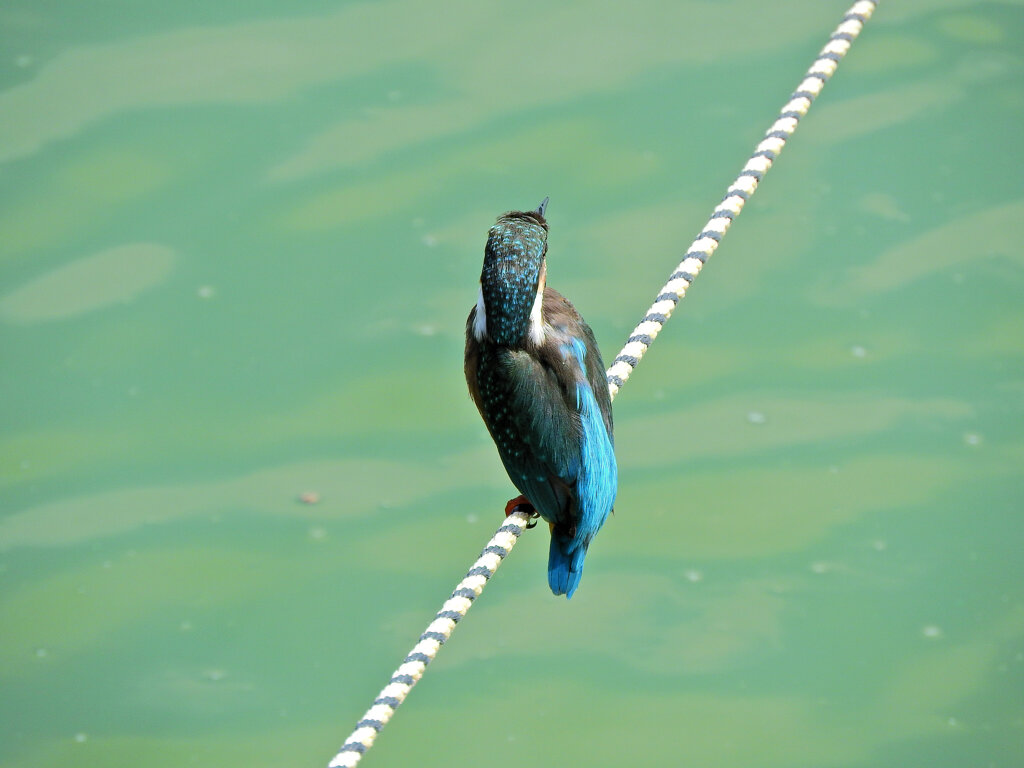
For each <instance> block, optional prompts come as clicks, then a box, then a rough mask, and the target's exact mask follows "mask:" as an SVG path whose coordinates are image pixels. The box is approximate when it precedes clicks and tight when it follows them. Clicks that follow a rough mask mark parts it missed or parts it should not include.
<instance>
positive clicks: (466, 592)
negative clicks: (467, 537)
mask: <svg viewBox="0 0 1024 768" xmlns="http://www.w3.org/2000/svg"><path fill="white" fill-rule="evenodd" d="M529 522H530V515H529V514H528V513H527V512H524V511H522V510H521V509H517V510H516V511H515V512H513V513H512V514H511V515H509V516H508V517H507V518H505V522H504V523H503V524H502V525H501V527H500V528H498V530H497V531H495V533H494V536H493V537H491V540H490V541H489V542H487V546H486V547H484V551H483V552H481V553H480V557H479V558H477V561H476V562H475V563H473V567H472V568H470V569H469V572H468V573H467V574H466V578H464V579H463V580H462V581H460V582H459V583H458V585H456V587H455V590H454V591H453V592H452V595H451V597H449V598H448V599H447V600H446V601H445V603H444V605H442V606H441V610H440V611H438V612H437V615H436V616H434V620H433V621H432V622H430V625H429V626H428V627H427V629H426V631H424V632H423V634H422V635H420V639H419V642H418V643H416V645H414V646H413V648H412V650H411V651H409V653H408V655H406V657H405V659H404V660H403V661H402V664H401V665H400V666H399V667H398V669H396V670H395V672H394V674H393V675H391V680H390V681H389V682H388V684H387V685H385V686H384V689H383V690H382V691H381V692H380V693H379V694H378V695H377V698H376V699H374V701H373V706H372V707H370V708H369V709H368V710H366V714H364V715H363V717H362V719H361V720H360V721H359V722H358V723H356V729H355V730H354V731H353V732H352V735H351V736H349V737H348V738H347V739H346V740H345V743H344V745H342V747H341V750H340V751H339V752H338V754H337V755H335V756H334V759H333V760H331V762H330V763H329V764H328V768H352V766H354V765H355V764H356V763H358V762H359V761H360V760H361V759H362V757H363V754H364V753H365V752H366V750H368V749H369V748H370V747H371V746H373V742H374V740H375V739H376V738H377V734H378V733H380V730H381V728H383V727H384V726H385V725H387V723H388V721H389V720H390V719H391V716H392V715H393V714H395V710H396V709H398V706H399V705H400V704H401V703H402V702H403V701H405V697H406V696H408V695H409V691H411V690H412V687H413V686H414V685H416V683H417V682H419V679H420V678H421V677H423V672H424V671H425V670H426V668H427V665H428V664H429V663H430V662H431V661H433V660H434V657H435V656H436V655H437V652H438V651H439V650H440V649H441V646H442V645H444V643H445V641H446V640H447V639H448V638H449V637H451V634H452V631H454V629H455V625H456V624H458V623H459V621H460V620H461V619H462V617H463V616H465V615H466V612H467V611H468V610H469V609H470V606H472V605H473V601H474V600H476V599H477V598H478V597H479V596H480V593H481V592H483V591H484V586H486V584H487V580H488V579H490V578H491V576H493V575H494V572H495V571H497V570H498V566H499V565H501V561H502V560H504V559H505V557H506V556H507V555H508V553H509V552H511V551H512V547H514V546H515V545H516V542H517V541H519V536H520V535H521V534H522V533H523V531H524V530H526V526H527V524H528V523H529Z"/></svg>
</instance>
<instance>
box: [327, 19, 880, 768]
mask: <svg viewBox="0 0 1024 768" xmlns="http://www.w3.org/2000/svg"><path fill="white" fill-rule="evenodd" d="M877 5H878V3H877V0H859V1H858V2H856V3H854V4H853V6H852V7H851V8H850V10H848V11H847V12H846V14H845V15H844V16H843V20H842V23H840V25H839V26H838V27H837V28H836V30H835V32H833V33H832V35H831V37H829V40H828V43H827V44H826V45H825V47H824V48H823V49H822V50H821V53H820V54H818V58H817V59H815V60H814V63H813V64H812V65H811V67H810V69H808V70H807V73H806V74H805V75H804V79H803V80H802V81H801V83H800V85H799V86H797V89H796V91H794V92H793V95H792V96H790V98H789V101H788V102H787V103H786V105H785V106H784V107H783V108H782V110H781V112H779V116H778V117H777V118H776V120H775V122H774V123H773V124H772V126H771V128H769V129H768V132H767V133H766V134H765V138H764V139H763V140H762V141H761V143H760V144H758V145H757V148H756V149H755V150H754V153H753V154H752V155H751V156H750V159H749V160H747V162H746V165H744V166H743V170H742V171H740V174H739V176H737V177H736V180H735V181H734V182H733V183H732V184H730V185H729V187H728V189H727V191H726V194H725V198H724V199H723V200H722V202H721V203H719V204H718V205H717V206H716V207H715V210H714V211H713V212H712V214H711V218H709V219H708V222H707V224H705V225H704V227H703V228H702V230H701V232H700V234H699V235H697V238H696V239H695V240H694V241H693V243H692V244H691V245H690V247H689V248H688V249H687V251H686V255H685V256H684V257H683V260H682V261H681V262H680V263H679V265H678V266H677V267H676V269H675V271H674V272H673V273H672V274H671V276H670V277H669V279H668V282H667V283H665V285H663V286H662V288H661V290H660V291H658V296H657V298H656V299H655V300H654V303H653V304H652V305H651V307H650V309H648V310H647V313H646V314H645V315H644V318H643V320H642V321H640V324H639V325H638V326H637V327H636V328H634V329H633V332H632V333H631V334H630V335H629V339H628V340H627V341H626V345H625V346H624V347H623V348H622V351H621V352H619V354H618V355H617V356H616V358H615V360H614V361H613V362H612V366H611V368H609V369H608V371H607V377H608V391H609V392H610V393H611V396H612V399H614V398H615V395H616V394H618V391H619V390H620V389H621V388H622V385H623V384H625V383H626V381H627V380H628V379H629V377H630V375H631V374H632V373H633V369H634V368H636V366H637V364H638V363H639V362H640V360H641V358H642V357H643V356H644V353H646V352H647V349H648V347H650V346H651V343H652V342H653V341H654V339H655V338H657V336H658V334H659V333H660V332H661V329H662V328H663V327H664V326H665V323H666V322H668V319H669V318H670V317H671V316H672V313H673V312H674V311H675V308H676V305H677V304H678V303H679V300H680V299H682V298H683V297H684V296H685V295H686V291H687V289H688V288H689V287H690V284H691V283H693V281H694V279H696V277H697V275H699V274H700V271H701V269H702V268H703V267H704V264H705V263H706V262H707V260H708V258H710V256H711V254H713V253H714V252H715V249H716V248H718V244H719V243H720V242H721V240H722V237H723V236H724V235H725V233H726V232H727V231H728V230H729V225H730V224H732V222H733V220H734V219H735V218H736V217H737V216H739V215H740V212H741V211H742V210H743V205H744V204H745V203H746V202H747V200H749V199H750V196H751V195H753V194H754V192H755V191H756V190H757V185H758V184H759V183H760V181H761V179H762V178H764V175H765V174H766V173H767V172H768V170H769V169H770V168H771V167H772V164H773V163H774V162H775V160H776V158H778V156H779V155H780V154H781V153H782V149H783V147H785V145H786V141H787V140H788V139H789V137H790V136H792V135H793V132H794V131H796V127H797V124H798V123H799V122H800V118H801V117H803V116H804V115H805V114H807V110H808V109H810V107H811V103H812V102H813V101H814V99H815V97H816V96H817V95H818V94H819V93H821V89H822V88H823V87H824V86H825V82H826V81H827V80H828V79H829V78H830V77H831V76H832V75H833V73H834V72H835V71H836V67H838V66H839V61H840V60H841V59H842V58H843V56H845V55H846V53H847V51H849V50H850V45H851V44H852V43H853V41H854V40H855V39H856V38H857V35H859V34H860V32H861V30H862V29H863V27H864V23H865V22H866V21H867V20H868V19H870V18H871V14H872V13H874V11H875V8H876V6H877ZM529 521H530V516H529V515H528V514H527V513H525V512H522V511H520V510H516V511H515V512H513V513H512V514H511V515H509V517H507V518H506V519H505V522H504V523H503V524H502V525H501V527H500V528H498V530H497V531H496V532H495V534H494V536H493V537H492V538H491V540H490V541H489V542H487V546H486V547H484V550H483V552H481V553H480V557H479V558H478V559H477V561H476V562H475V563H473V567H472V568H470V569H469V572H468V573H467V574H466V577H465V578H464V579H463V580H462V581H460V582H459V583H458V585H457V586H456V587H455V590H454V591H453V592H452V594H451V597H449V598H448V600H446V601H445V603H444V605H442V606H441V610H440V611H438V612H437V615H436V616H435V617H434V620H433V621H432V622H430V625H429V626H428V627H427V629H426V631H425V632H424V633H423V634H422V635H420V639H419V642H417V643H416V645H415V646H413V649H412V650H411V651H410V652H409V654H408V655H407V656H406V657H405V659H404V660H403V661H402V664H401V665H400V666H399V667H398V669H396V670H395V672H394V674H392V675H391V680H390V681H389V682H388V684H387V685H386V686H384V688H383V690H381V692H380V694H378V696H377V698H376V699H374V701H373V706H371V707H370V708H369V709H368V710H367V711H366V714H364V715H363V717H362V719H360V721H359V722H358V723H356V729H355V730H354V731H353V732H352V734H351V735H350V736H349V737H348V738H347V739H346V740H345V743H344V745H343V746H342V747H341V750H340V751H339V752H338V754H337V755H335V756H334V759H333V760H331V762H330V763H329V764H328V768H353V766H355V765H356V764H357V763H358V762H359V761H360V760H361V759H362V757H363V755H364V754H365V753H366V751H367V750H368V749H369V748H370V747H372V746H373V742H374V741H375V740H376V738H377V734H378V733H380V731H381V729H382V728H383V727H384V726H385V725H387V723H388V721H389V720H391V717H392V715H394V714H395V710H396V709H398V707H399V705H400V704H401V703H402V702H403V701H405V698H406V696H408V695H409V691H411V690H412V687H413V686H414V685H416V683H417V682H419V679H420V678H421V677H422V676H423V673H424V671H425V670H426V668H427V665H428V664H430V662H431V661H433V660H434V657H435V656H436V655H437V652H438V651H439V650H440V649H441V646H442V645H444V643H445V641H446V640H448V638H449V637H451V634H452V632H453V631H454V629H455V625H456V624H458V622H459V621H460V620H461V619H462V618H463V617H464V616H465V615H466V613H467V612H468V611H469V609H470V607H471V606H472V605H473V601H474V600H476V598H478V597H479V596H480V593H481V592H483V589H484V586H485V585H486V584H487V581H488V579H490V578H491V576H493V575H494V573H495V571H497V570H498V566H499V565H501V561H502V560H504V559H505V557H506V556H507V555H508V553H509V552H511V551H512V547H514V546H515V545H516V542H517V541H518V540H519V537H520V536H521V535H522V533H523V531H524V530H526V527H527V524H528V523H529Z"/></svg>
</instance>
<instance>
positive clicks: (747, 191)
mask: <svg viewBox="0 0 1024 768" xmlns="http://www.w3.org/2000/svg"><path fill="white" fill-rule="evenodd" d="M877 5H878V3H877V2H875V0H860V1H859V2H857V3H854V4H853V6H852V7H851V8H850V10H848V11H847V12H846V15H845V16H843V21H842V23H841V24H840V25H839V26H838V27H837V28H836V30H835V32H833V33H832V36H831V37H830V38H829V40H828V43H827V44H826V45H825V47H824V48H822V50H821V53H819V54H818V58H817V59H815V60H814V63H813V64H811V68H810V69H808V70H807V74H806V75H804V79H803V81H802V82H801V83H800V85H798V86H797V89H796V91H794V92H793V95H792V96H790V97H789V101H788V102H786V105H785V106H784V107H783V108H782V111H781V112H780V113H779V116H778V117H777V118H776V120H775V122H774V123H772V126H771V128H769V129H768V132H767V133H766V134H765V137H764V139H763V140H762V141H761V143H760V144H758V145H757V148H756V149H755V150H754V154H752V155H751V156H750V159H749V160H747V163H746V165H744V166H743V170H742V171H740V175H739V176H737V177H736V180H735V181H734V182H733V183H732V184H730V185H729V188H728V190H727V191H726V193H725V199H723V200H722V202H721V203H719V204H718V205H717V206H716V207H715V210H714V211H713V212H712V214H711V218H710V219H708V222H707V224H705V225H704V227H703V228H702V229H701V232H700V234H699V235H697V239H696V240H694V241H693V243H692V244H691V245H690V247H689V248H688V249H687V250H686V255H685V256H684V257H683V260H682V261H681V262H680V263H679V265H678V266H677V267H676V268H675V271H673V272H672V275H671V276H670V277H669V279H668V282H667V283H665V285H663V286H662V287H661V290H660V291H658V296H657V298H656V299H655V300H654V303H653V304H652V305H651V307H650V309H648V310H647V314H645V315H644V319H643V320H642V321H640V324H639V325H638V326H637V327H636V328H634V329H633V332H632V333H631V334H630V335H629V339H628V340H627V341H626V345H625V346H624V347H623V348H622V351H621V352H619V354H618V355H616V357H615V360H614V361H613V362H612V365H611V367H610V368H609V369H608V372H607V375H608V389H609V391H610V392H611V394H612V399H613V400H614V399H615V395H616V394H617V393H618V391H619V389H620V388H621V387H622V385H623V384H625V383H626V381H627V380H628V379H629V377H630V374H632V373H633V369H634V368H636V366H637V364H638V363H639V362H640V359H641V358H642V357H643V356H644V353H645V352H647V348H648V347H650V346H651V343H652V342H653V341H654V340H655V339H656V338H657V336H658V334H659V333H660V332H661V329H662V328H663V327H664V326H665V323H666V322H668V319H669V318H670V317H671V316H672V313H673V312H674V311H675V308H676V305H677V304H678V303H679V300H680V299H682V298H683V297H684V296H685V295H686V291H687V289H688V288H689V287H690V284H691V283H693V281H694V280H695V279H696V278H697V275H699V274H700V271H701V269H702V268H703V267H704V264H705V263H706V262H707V260H708V259H709V258H710V257H711V254H713V253H714V252H715V249H716V248H718V244H719V243H720V242H721V240H722V237H723V236H724V235H725V233H726V232H727V231H728V230H729V225H730V224H732V222H733V220H734V219H735V218H736V217H737V216H739V215H740V212H741V211H742V210H743V205H744V204H745V203H746V202H747V200H749V199H750V196H751V195H753V194H754V192H755V191H757V185H758V184H759V183H760V182H761V179H762V178H764V175H765V174H766V173H768V171H769V169H770V168H771V167H772V163H774V162H775V160H776V158H778V156H779V155H780V154H781V153H782V149H783V147H785V146H786V141H787V140H788V139H789V137H790V136H792V135H793V132H794V131H795V130H796V127H797V124H798V123H799V122H800V118H801V117H803V116H804V115H805V114H807V110H808V109H810V107H811V102H813V101H814V99H815V97H816V96H817V95H818V94H819V93H820V92H821V89H822V88H823V87H824V86H825V82H826V81H827V80H828V79H829V78H830V77H831V76H832V74H833V73H834V72H835V71H836V67H838V66H839V61H840V59H842V58H843V56H845V55H846V52H847V51H849V50H850V45H851V44H852V43H853V41H854V40H855V39H856V38H857V35H859V34H860V31H861V29H863V28H864V23H865V22H866V21H867V20H868V19H869V18H871V14H872V13H874V11H875V7H876V6H877Z"/></svg>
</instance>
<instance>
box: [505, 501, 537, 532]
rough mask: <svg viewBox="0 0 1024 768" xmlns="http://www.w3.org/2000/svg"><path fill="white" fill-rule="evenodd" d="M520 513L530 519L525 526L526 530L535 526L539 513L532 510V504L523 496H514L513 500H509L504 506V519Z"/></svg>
mask: <svg viewBox="0 0 1024 768" xmlns="http://www.w3.org/2000/svg"><path fill="white" fill-rule="evenodd" d="M520 511H521V512H524V513H525V514H527V515H529V517H530V522H529V523H527V524H526V529H527V530H529V529H530V528H533V527H535V526H536V525H537V518H538V517H540V513H539V512H538V511H537V510H536V509H534V508H533V504H531V503H530V501H529V499H527V498H526V497H525V496H516V497H515V498H514V499H509V502H508V504H506V505H505V517H508V516H509V515H511V514H512V513H514V512H520Z"/></svg>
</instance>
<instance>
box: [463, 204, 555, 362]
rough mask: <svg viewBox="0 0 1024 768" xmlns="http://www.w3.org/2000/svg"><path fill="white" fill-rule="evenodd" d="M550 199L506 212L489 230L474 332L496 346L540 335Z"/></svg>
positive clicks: (519, 341) (511, 344)
mask: <svg viewBox="0 0 1024 768" xmlns="http://www.w3.org/2000/svg"><path fill="white" fill-rule="evenodd" d="M547 204H548V199H547V198H546V197H545V198H544V202H543V203H541V204H540V207H539V208H537V209H536V210H533V211H509V212H508V213H506V214H503V215H502V216H499V217H498V221H497V222H496V223H495V224H494V226H493V227H491V231H490V232H489V233H488V236H487V245H486V247H485V248H484V267H483V270H482V271H481V273H480V297H479V299H478V301H477V307H476V312H477V316H476V323H475V326H474V332H475V334H476V337H477V339H478V340H479V339H482V338H483V337H484V336H488V337H490V339H491V341H493V342H494V343H495V344H501V345H504V346H519V345H522V344H524V343H525V340H526V338H527V336H528V335H530V336H533V337H534V339H535V340H537V337H538V336H540V337H542V336H543V329H542V326H541V325H540V324H541V319H540V311H541V301H542V299H541V297H542V296H543V293H544V278H545V270H546V267H545V263H544V256H545V254H546V253H547V250H548V224H547V221H545V220H544V211H545V209H546V208H547Z"/></svg>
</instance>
